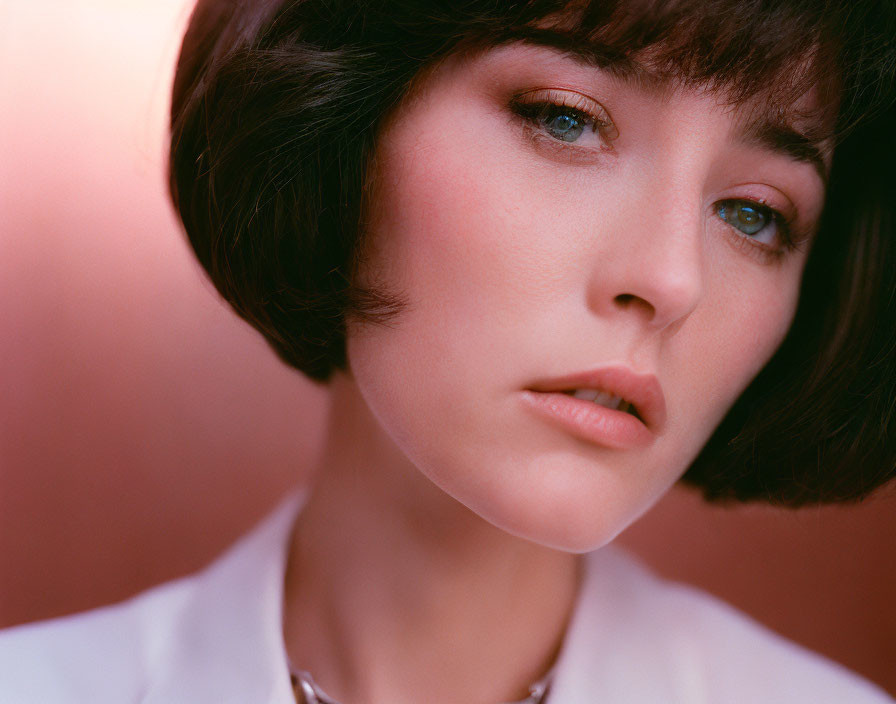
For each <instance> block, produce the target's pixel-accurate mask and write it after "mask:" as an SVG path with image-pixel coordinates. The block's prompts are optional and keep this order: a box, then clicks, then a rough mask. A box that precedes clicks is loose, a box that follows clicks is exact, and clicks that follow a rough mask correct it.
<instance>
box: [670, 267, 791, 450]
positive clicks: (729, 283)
mask: <svg viewBox="0 0 896 704" xmlns="http://www.w3.org/2000/svg"><path fill="white" fill-rule="evenodd" d="M787 267H793V268H795V270H788V269H787ZM800 268H801V262H799V261H794V262H792V263H790V264H787V265H785V266H784V267H782V269H781V270H780V271H770V270H763V269H753V268H749V267H746V268H740V269H739V270H737V271H727V272H724V273H723V274H722V275H720V276H719V277H718V281H719V284H718V285H717V286H715V287H714V290H713V291H711V295H712V296H713V298H714V300H715V301H716V305H715V306H712V307H707V309H706V310H705V313H704V315H702V316H701V317H700V318H698V319H696V320H695V321H694V324H695V326H697V327H698V335H697V336H698V337H699V338H700V339H701V340H702V343H701V344H698V345H695V346H694V347H693V348H692V350H691V354H690V362H689V365H688V366H689V367H690V370H691V371H690V376H692V378H696V379H703V380H705V381H704V382H703V383H702V391H703V393H701V394H691V395H690V398H689V401H690V403H689V404H688V405H690V406H691V408H692V413H693V415H694V416H695V417H697V418H701V417H702V419H703V420H702V425H703V429H702V432H701V433H700V437H701V438H702V441H704V442H705V440H707V439H708V438H709V436H710V435H711V434H712V431H713V430H715V427H716V425H718V423H719V422H720V421H721V419H722V418H723V417H724V415H725V414H726V413H727V411H728V410H729V409H730V407H731V406H732V405H733V404H734V402H735V401H736V400H737V398H738V397H739V396H740V395H741V393H743V391H744V389H745V388H746V387H747V386H748V385H749V383H750V382H751V381H752V380H753V378H754V377H755V376H756V375H757V374H758V373H759V372H760V371H761V370H762V368H763V367H764V366H765V365H766V364H767V363H768V361H769V359H771V357H772V356H773V355H774V353H775V352H776V351H777V349H778V347H779V346H780V344H781V342H782V341H783V339H784V337H785V336H786V334H787V331H788V330H789V329H790V325H791V323H792V321H793V316H794V313H795V310H796V304H797V299H798V295H799V281H800V278H799V273H800ZM745 292H746V293H745ZM694 350H704V351H703V352H699V351H698V352H696V353H695V351H694ZM684 393H685V394H686V395H687V391H686V390H685V392H684ZM701 446H702V445H701ZM698 449H699V448H698Z"/></svg>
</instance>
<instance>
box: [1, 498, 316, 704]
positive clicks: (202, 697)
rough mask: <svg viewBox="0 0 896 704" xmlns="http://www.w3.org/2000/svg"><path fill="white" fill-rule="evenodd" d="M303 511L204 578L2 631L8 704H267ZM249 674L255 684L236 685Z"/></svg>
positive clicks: (285, 508)
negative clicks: (294, 534) (293, 535)
mask: <svg viewBox="0 0 896 704" xmlns="http://www.w3.org/2000/svg"><path fill="white" fill-rule="evenodd" d="M299 504H300V497H299V496H298V495H293V496H290V497H289V498H288V499H287V500H285V501H284V502H283V504H281V506H280V507H279V508H278V509H277V510H275V511H274V512H273V513H271V514H270V515H269V516H268V517H267V518H266V519H265V520H263V521H262V522H261V523H259V524H258V526H256V527H255V528H254V529H253V530H252V531H251V532H249V533H247V534H246V535H244V536H243V537H242V538H241V539H240V540H239V541H237V542H236V543H235V544H234V545H233V546H231V547H230V548H229V549H228V550H227V551H226V552H225V553H224V554H223V555H221V556H220V557H218V558H217V559H216V560H215V561H214V562H212V563H211V564H210V565H208V566H207V567H206V568H204V569H202V570H201V571H199V572H196V573H195V574H192V575H189V576H187V577H182V578H180V579H176V580H173V581H171V582H166V583H164V584H162V585H159V586H157V587H154V588H152V589H149V590H147V591H145V592H142V593H141V594H138V595H137V596H134V597H132V598H130V599H128V600H126V601H123V602H121V603H118V604H113V605H111V606H105V607H102V608H98V609H94V610H91V611H87V612H84V613H80V614H74V615H71V616H64V617H62V618H56V619H51V620H47V621H42V622H36V623H29V624H24V625H21V626H16V627H13V628H9V629H5V630H0V702H3V703H4V704H6V702H10V703H15V704H17V703H18V702H23V703H24V702H41V704H55V703H56V702H66V703H70V702H85V703H86V702H89V703H90V704H106V703H109V704H111V703H112V702H114V703H115V704H121V703H124V702H134V701H141V702H144V701H145V702H150V701H152V702H157V701H158V702H164V701H174V700H178V697H182V696H187V697H189V698H190V700H192V701H197V702H201V701H216V702H230V701H234V702H236V701H253V700H254V701H267V700H268V699H269V691H268V690H269V689H270V687H271V684H270V679H271V677H274V676H275V674H276V673H275V672H274V671H273V670H272V669H271V667H272V665H271V664H270V663H276V662H277V659H276V655H277V652H276V648H277V643H273V645H272V640H273V639H272V637H271V633H272V632H273V631H274V629H275V628H276V629H279V621H278V620H277V619H278V613H279V612H278V609H279V602H278V601H277V598H276V596H277V594H278V591H277V590H278V588H279V585H280V584H281V583H282V569H283V561H284V549H283V548H284V543H285V540H286V538H287V537H288V531H289V528H290V527H291V525H292V521H293V519H294V516H295V513H296V511H297V508H298V505H299ZM272 652H273V655H272ZM237 664H244V665H246V666H247V669H246V670H242V671H241V670H240V669H239V668H236V667H232V666H234V665H237ZM222 669H223V670H224V671H223V672H222ZM246 671H248V672H251V673H253V676H254V679H253V678H251V677H250V678H248V679H246V678H242V679H239V680H237V679H236V678H238V677H239V675H240V673H241V672H242V674H245V672H246ZM228 677H233V678H235V681H228ZM287 683H288V680H287ZM247 688H250V689H251V691H246V689H247ZM252 688H254V689H252ZM259 691H263V692H264V694H263V696H256V695H257V694H258V693H259ZM240 692H241V693H242V694H244V695H245V696H242V698H241V699H236V698H234V697H237V696H239V695H238V693H240ZM172 697H174V699H172Z"/></svg>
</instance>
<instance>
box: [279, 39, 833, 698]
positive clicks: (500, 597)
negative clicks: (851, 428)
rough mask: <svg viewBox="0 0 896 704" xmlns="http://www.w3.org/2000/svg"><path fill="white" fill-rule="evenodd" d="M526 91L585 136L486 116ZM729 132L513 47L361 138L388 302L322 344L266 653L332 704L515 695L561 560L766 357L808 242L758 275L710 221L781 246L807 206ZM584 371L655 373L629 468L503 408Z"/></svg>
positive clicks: (683, 448) (645, 483) (761, 152)
mask: <svg viewBox="0 0 896 704" xmlns="http://www.w3.org/2000/svg"><path fill="white" fill-rule="evenodd" d="M546 89H550V93H549V95H550V96H551V97H552V98H556V97H557V96H558V95H559V96H567V98H568V99H571V100H575V101H578V102H577V103H576V105H580V104H581V103H582V98H581V96H586V98H587V101H590V102H588V105H592V106H593V105H594V104H595V103H599V105H600V106H602V107H603V108H604V110H605V111H606V112H605V113H601V115H602V116H603V119H606V118H611V119H612V121H613V125H614V126H613V128H605V129H604V130H603V131H601V130H599V131H598V132H594V131H590V130H585V131H584V132H583V133H582V134H581V136H580V137H578V138H577V139H576V140H575V141H574V142H566V141H563V140H561V139H558V138H557V137H556V135H555V134H552V133H551V132H550V131H549V130H547V129H546V127H545V124H544V123H539V122H537V121H533V120H531V119H526V118H524V117H521V116H520V115H518V114H517V112H515V111H514V109H513V107H512V106H514V105H517V104H518V102H519V101H520V100H524V101H525V100H530V101H531V100H534V99H541V98H544V96H545V95H547V93H545V90H546ZM533 91H536V92H533ZM515 101H517V102H515ZM747 112H748V111H747V109H746V108H743V109H737V110H735V109H732V108H730V107H727V106H726V105H725V104H724V101H722V100H721V99H720V97H719V95H717V94H713V93H710V92H707V91H705V90H701V89H699V88H697V87H686V86H683V85H677V84H674V85H673V84H662V85H651V84H647V83H641V84H630V83H626V82H625V81H623V80H622V79H618V78H613V77H612V76H611V75H609V74H608V73H606V72H604V71H601V70H598V69H596V68H594V67H591V66H585V65H583V64H581V63H579V62H577V61H575V60H574V59H572V58H570V57H567V56H564V55H562V54H560V53H558V52H556V51H553V50H550V49H546V48H541V47H533V46H527V45H521V44H516V45H510V46H507V47H502V48H499V49H493V50H490V51H488V52H485V53H481V54H478V55H476V56H474V57H460V56H457V57H453V58H451V59H449V60H448V61H446V62H445V63H443V64H442V65H440V66H439V67H438V68H437V70H435V71H434V72H433V73H432V74H431V75H429V76H428V77H427V78H426V81H425V83H424V84H423V85H422V86H421V87H420V89H419V90H418V91H417V92H416V93H415V94H414V95H413V97H412V98H411V99H409V100H408V101H406V103H405V104H404V105H402V106H401V108H400V109H399V110H398V111H397V113H396V114H395V115H394V116H393V118H392V119H391V120H390V121H389V123H388V124H387V125H386V127H385V129H384V130H383V132H382V134H381V136H380V141H379V144H378V152H377V159H376V163H375V165H374V172H373V176H374V178H373V180H372V189H373V190H372V198H371V202H372V203H373V207H372V209H371V212H370V217H369V233H370V236H371V240H370V241H371V243H372V246H371V249H370V252H369V253H368V254H369V256H368V257H367V261H366V263H365V266H364V268H363V270H362V272H361V277H362V279H363V280H364V281H365V282H367V283H372V284H376V285H378V286H384V287H386V288H387V289H388V290H390V291H393V292H396V293H398V294H400V295H401V296H402V297H403V298H404V299H405V300H406V301H407V306H406V308H405V309H404V310H403V311H402V313H401V314H400V315H399V316H398V318H397V319H396V320H395V321H394V322H393V323H392V324H391V325H390V326H372V325H360V324H351V325H350V326H349V334H348V348H347V349H348V358H349V365H350V369H351V372H349V373H340V374H337V375H336V377H335V378H334V380H333V381H332V383H331V392H332V401H333V406H332V411H331V419H330V425H329V430H328V442H327V445H326V449H325V451H324V453H323V456H322V457H321V458H320V462H319V465H320V469H319V471H318V474H317V479H316V483H315V487H314V490H313V492H312V493H311V496H310V498H309V502H308V504H307V507H306V509H305V511H304V512H303V513H302V515H301V517H300V519H299V522H298V524H297V527H296V531H295V534H294V536H293V545H292V549H291V553H290V559H289V566H288V574H287V580H286V590H287V591H286V594H287V598H286V611H285V622H284V635H285V640H286V645H287V650H288V652H289V654H290V658H291V660H292V661H293V662H294V663H296V665H298V666H300V667H302V668H303V669H307V670H309V671H310V672H312V673H313V675H314V677H315V679H316V680H317V681H318V682H319V683H320V684H321V685H322V686H323V687H324V689H325V690H326V691H328V692H329V693H330V694H331V695H333V696H335V697H336V698H338V699H339V700H340V701H342V702H343V704H351V703H352V702H386V701H389V702H392V703H395V702H414V701H416V702H419V701H427V702H441V701H445V702H448V701H451V702H457V701H469V702H483V703H485V702H498V701H509V700H514V699H519V698H522V697H524V696H525V694H526V689H527V685H528V684H529V683H531V682H532V681H534V680H535V679H537V678H538V677H540V676H541V675H542V674H543V673H544V672H545V670H546V669H547V668H548V667H549V666H550V664H551V662H552V660H553V658H554V657H555V655H556V652H557V649H558V647H559V645H560V643H561V640H562V634H563V631H564V628H565V625H566V623H567V621H568V618H569V614H570V610H571V608H572V604H573V602H574V599H575V594H576V588H577V583H578V575H579V566H580V557H579V554H580V553H583V552H585V551H589V550H593V549H596V548H599V547H601V546H603V545H605V544H606V543H608V542H610V541H611V540H612V539H613V538H614V537H615V536H616V535H617V534H618V533H619V532H620V531H622V530H623V529H624V528H625V527H626V526H628V525H629V524H630V523H631V522H632V521H634V520H635V519H636V518H637V517H638V516H640V515H641V514H642V513H643V512H644V511H646V510H647V509H648V508H649V507H650V506H651V505H653V504H654V503H655V502H656V501H657V499H658V498H659V497H660V496H661V495H662V494H663V493H664V492H665V491H666V490H667V489H668V488H669V487H670V486H671V485H672V484H673V483H674V482H675V481H676V480H677V479H678V478H679V477H680V476H681V475H682V473H683V472H684V471H685V469H686V468H687V466H688V465H689V463H690V462H691V461H692V460H693V459H694V457H695V456H696V455H697V454H698V452H699V451H700V449H701V448H702V446H703V445H704V444H705V442H706V440H707V439H708V438H709V436H710V434H711V433H712V431H713V429H714V428H715V427H716V426H717V424H718V423H719V421H720V420H721V418H722V417H723V415H724V414H725V412H726V411H727V409H728V408H729V407H730V406H731V404H732V403H733V402H734V401H735V400H736V399H737V397H738V396H739V394H740V393H741V392H742V391H743V389H744V388H745V387H746V386H747V384H748V383H749V382H750V380H751V379H752V378H753V377H754V376H755V375H756V374H757V373H758V372H759V370H760V369H761V368H762V367H763V366H764V364H765V363H766V362H767V361H768V359H769V358H770V357H771V355H772V354H773V352H774V351H775V349H776V348H777V347H778V345H779V344H780V342H781V341H782V339H783V337H784V335H785V333H786V331H787V330H788V328H789V326H790V323H791V321H792V318H793V315H794V312H795V308H796V303H797V299H798V291H799V284H800V279H801V275H802V271H803V267H804V264H805V260H806V255H807V251H808V249H809V245H808V242H805V243H803V244H802V245H801V246H800V247H798V248H796V249H794V250H788V251H782V252H777V253H776V252H775V251H774V250H775V249H776V248H778V244H779V242H778V240H777V238H776V237H775V231H774V225H771V226H770V228H768V229H766V230H765V231H763V232H762V233H761V234H760V235H757V236H756V237H754V238H752V239H754V240H758V242H756V241H750V240H751V238H750V237H748V236H747V235H745V234H744V233H742V232H740V231H739V230H737V229H736V228H734V227H733V226H732V225H731V224H729V223H727V222H725V221H724V220H722V219H721V218H720V217H719V214H718V206H717V204H718V203H719V202H720V201H722V200H726V199H732V198H739V199H748V200H751V201H760V200H761V201H764V202H766V203H767V205H768V206H770V207H772V208H775V209H776V210H779V211H780V212H781V213H783V214H784V215H785V216H786V217H788V218H790V219H792V220H793V230H794V231H795V232H798V233H804V234H809V233H811V230H812V228H813V226H814V224H815V223H816V221H817V219H818V217H819V214H820V209H821V205H822V201H823V196H824V187H823V182H822V179H821V177H820V176H819V174H818V173H817V172H816V170H815V169H814V168H813V167H812V166H811V165H809V164H806V163H802V162H798V161H794V160H792V159H791V158H789V157H787V156H785V155H782V154H779V153H775V152H772V151H770V150H769V149H768V148H765V147H762V146H759V145H757V144H755V143H750V142H748V141H745V140H744V139H742V133H743V131H744V129H745V120H746V116H747ZM552 124H553V123H552ZM608 135H612V136H613V138H612V140H610V139H608ZM605 365H622V366H625V367H627V368H629V369H631V370H632V371H635V372H638V373H652V374H654V375H656V377H657V379H658V381H659V383H660V385H661V387H662V390H663V393H664V396H665V401H666V407H667V413H668V420H667V422H666V423H665V425H664V427H663V428H662V431H661V432H657V433H654V434H653V436H652V438H651V441H650V442H649V443H648V444H647V445H646V446H643V447H636V448H629V449H618V448H612V447H607V446H603V445H599V444H593V443H589V442H586V441H584V440H582V439H580V438H578V437H575V436H573V435H572V434H570V433H568V432H567V431H564V430H562V429H559V428H558V427H556V426H555V425H552V424H550V423H547V422H545V420H544V419H542V418H540V417H537V416H536V415H535V414H533V413H531V411H530V410H529V409H527V408H526V407H525V405H524V404H523V403H521V394H522V392H523V391H524V390H525V389H526V388H527V387H529V386H531V385H532V384H533V383H535V382H537V381H539V380H544V379H550V378H553V377H558V376H562V375H566V374H570V373H573V372H578V371H581V370H587V369H593V368H596V367H601V366H605ZM433 634H439V635H438V637H437V638H435V637H433Z"/></svg>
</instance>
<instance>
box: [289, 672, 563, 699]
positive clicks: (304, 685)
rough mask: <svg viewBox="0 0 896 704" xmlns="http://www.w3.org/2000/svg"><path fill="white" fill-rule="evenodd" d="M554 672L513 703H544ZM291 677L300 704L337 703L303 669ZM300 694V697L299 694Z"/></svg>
mask: <svg viewBox="0 0 896 704" xmlns="http://www.w3.org/2000/svg"><path fill="white" fill-rule="evenodd" d="M553 674H554V671H553V669H551V671H550V672H548V674H547V675H545V676H544V677H543V678H541V679H540V680H538V682H536V683H535V684H533V685H532V686H531V687H529V696H528V697H526V698H525V699H524V700H522V701H520V702H513V704H544V703H545V701H546V697H547V693H548V689H550V686H551V679H552V676H553ZM290 677H291V679H292V688H293V692H294V693H295V695H296V700H297V701H298V702H300V703H301V704H339V702H337V701H336V700H335V699H333V698H332V697H330V696H328V695H327V694H326V693H325V692H324V691H323V690H322V689H321V688H320V686H318V684H317V683H316V682H315V681H314V679H313V678H312V677H311V675H310V674H308V673H307V672H305V671H304V670H293V671H292V672H291V673H290ZM300 695H301V697H302V698H301V699H299V696H300Z"/></svg>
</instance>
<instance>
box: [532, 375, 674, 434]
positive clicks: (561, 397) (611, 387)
mask: <svg viewBox="0 0 896 704" xmlns="http://www.w3.org/2000/svg"><path fill="white" fill-rule="evenodd" d="M584 388H589V389H600V390H601V391H606V392H608V393H610V394H612V395H614V396H621V397H622V398H623V399H624V400H626V401H628V402H629V403H631V404H632V405H633V406H634V408H635V411H636V412H637V414H638V415H637V416H634V415H632V414H630V413H626V412H624V411H617V410H613V409H610V408H607V407H605V406H601V405H599V404H596V403H594V402H592V401H585V400H582V399H577V398H575V397H573V396H570V395H568V394H565V393H563V392H564V391H569V390H571V389H584ZM523 400H524V402H525V403H526V404H527V405H528V406H529V407H530V408H531V409H532V410H533V411H535V412H536V413H539V414H540V415H542V416H543V417H546V418H547V419H548V420H550V421H552V422H555V423H556V424H558V425H560V426H561V427H563V428H564V429H566V430H568V431H569V432H571V433H572V434H574V435H576V436H577V437H579V438H581V439H583V440H586V441H588V442H592V443H594V444H597V445H604V446H607V447H613V448H620V449H625V448H631V447H638V446H645V445H649V444H650V443H651V442H653V440H654V439H655V437H656V436H657V435H659V434H660V433H662V431H663V427H664V426H665V423H666V401H665V397H664V396H663V389H662V387H661V386H660V383H659V381H657V378H656V377H655V376H654V375H653V374H636V373H635V372H633V371H632V370H630V369H629V368H627V367H624V366H612V367H601V368H599V369H593V370H588V371H583V372H578V373H574V374H569V375H567V376H562V377H555V378H552V379H547V380H544V381H539V382H537V383H535V384H532V385H531V386H529V387H528V388H527V389H525V390H524V392H523Z"/></svg>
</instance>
